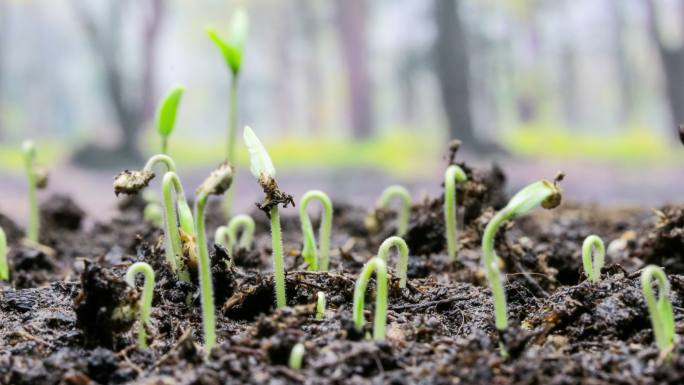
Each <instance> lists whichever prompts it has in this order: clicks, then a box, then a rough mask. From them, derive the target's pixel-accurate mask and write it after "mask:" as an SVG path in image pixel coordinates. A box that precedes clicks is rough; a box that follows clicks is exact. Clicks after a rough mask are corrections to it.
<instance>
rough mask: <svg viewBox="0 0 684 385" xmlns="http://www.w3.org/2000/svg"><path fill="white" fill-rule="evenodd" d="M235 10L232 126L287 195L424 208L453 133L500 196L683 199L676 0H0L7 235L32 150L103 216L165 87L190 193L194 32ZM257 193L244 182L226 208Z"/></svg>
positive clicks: (211, 110) (222, 101) (683, 73)
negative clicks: (390, 193) (175, 99)
mask: <svg viewBox="0 0 684 385" xmlns="http://www.w3.org/2000/svg"><path fill="white" fill-rule="evenodd" d="M237 6H244V7H245V8H246V9H247V11H248V13H249V18H250V30H249V38H248V41H247V45H246V53H245V57H244V59H243V69H242V74H241V78H240V81H239V95H240V96H239V98H240V99H239V117H238V121H239V124H240V126H242V125H244V124H249V125H250V126H252V127H253V128H254V129H255V131H256V132H257V133H258V134H259V135H260V136H261V138H262V140H263V141H264V142H265V144H266V146H267V147H268V148H269V150H270V151H271V154H272V156H273V158H274V163H275V164H276V168H277V169H278V171H279V178H280V179H281V187H283V188H284V189H285V190H287V191H291V192H293V193H294V194H295V195H300V194H301V193H302V192H304V191H306V190H307V189H310V188H321V189H326V190H328V191H330V193H331V195H332V196H333V197H334V198H337V199H344V200H348V201H352V202H355V203H358V204H370V203H372V202H373V201H375V199H376V197H377V195H378V194H379V193H380V191H382V189H383V188H384V187H385V186H386V185H387V184H389V183H395V182H399V183H404V184H406V185H407V186H409V187H410V189H411V190H412V192H413V193H414V196H415V197H420V196H422V195H425V194H435V193H437V192H439V191H440V179H441V176H440V175H441V174H442V172H443V169H444V165H445V159H444V156H445V153H446V143H447V141H448V139H450V138H459V139H461V140H462V141H463V142H464V144H463V147H462V151H461V152H460V153H459V158H460V159H461V160H463V159H465V160H467V161H468V162H471V163H473V164H476V165H478V166H482V167H489V165H491V164H492V163H493V162H496V163H498V164H499V165H500V166H501V167H502V168H503V170H504V171H505V172H506V174H507V176H508V178H509V187H510V188H516V187H519V186H521V185H523V184H526V183H529V182H531V181H533V180H536V179H539V178H552V177H553V176H554V175H555V172H556V171H558V170H564V171H566V173H567V174H568V178H567V180H566V181H565V182H564V186H565V191H566V197H567V199H569V200H574V201H582V202H594V201H596V202H601V203H605V204H613V205H617V204H619V205H622V204H638V205H659V204H661V203H664V202H666V201H676V200H678V199H679V200H681V198H680V197H681V194H682V191H684V178H683V176H684V168H683V167H682V161H684V148H682V145H681V143H680V142H679V140H678V139H677V128H676V127H677V123H679V122H684V1H683V0H393V1H389V0H329V1H320V0H287V1H282V0H278V1H275V0H250V1H225V0H203V1H182V0H135V1H134V0H98V1H91V0H58V1H55V0H0V177H1V178H2V180H1V181H0V210H2V211H3V212H8V213H10V214H11V215H12V216H13V217H14V218H15V219H17V220H18V221H20V222H22V219H21V218H22V217H23V216H24V214H25V212H26V208H25V207H24V206H25V205H26V204H25V197H24V194H25V193H24V191H25V181H24V178H23V175H22V158H21V154H20V152H19V147H20V143H21V142H22V140H24V139H25V138H33V139H34V140H35V141H36V143H37V146H38V147H39V159H40V161H41V162H42V163H45V164H47V165H48V166H49V168H50V169H51V170H52V174H51V176H52V177H51V185H50V188H49V190H51V191H52V192H58V193H66V194H69V195H72V196H73V197H74V199H75V200H76V201H77V202H78V203H79V204H81V205H83V206H84V207H85V208H86V209H87V210H88V211H89V212H90V213H91V214H93V215H95V216H96V217H104V216H106V215H108V213H110V212H111V209H112V207H114V204H115V202H116V199H115V197H114V195H113V193H112V192H111V180H112V177H113V176H114V175H115V173H116V171H117V170H120V169H121V168H122V167H136V168H139V167H141V166H142V163H143V162H144V159H145V158H146V157H148V156H149V155H151V154H154V153H156V152H158V151H159V148H160V145H159V139H158V138H157V136H156V131H155V129H154V127H153V121H154V119H153V118H154V111H155V108H156V104H157V103H158V101H159V99H160V98H161V96H163V95H164V93H165V92H166V90H168V89H169V88H170V87H171V86H172V85H174V84H176V83H182V84H184V85H185V86H186V93H185V96H184V98H183V101H182V104H181V107H180V111H179V116H178V120H177V123H176V129H175V131H174V133H173V135H172V137H171V139H170V150H169V151H170V155H171V156H173V157H174V158H175V159H176V160H177V162H178V163H179V171H180V173H181V177H183V178H184V183H185V184H186V189H188V190H191V191H192V190H193V188H194V186H195V185H197V184H199V182H200V181H201V180H202V179H203V177H204V176H205V175H206V173H207V172H208V170H210V169H211V168H212V167H213V166H214V165H216V164H217V163H219V162H220V161H221V160H222V159H223V156H224V153H225V148H224V142H225V135H226V126H227V121H228V116H227V113H228V112H227V109H228V94H229V85H230V73H229V71H228V70H227V69H226V66H225V64H224V62H223V58H222V57H221V55H220V53H219V52H218V50H217V49H216V47H215V46H214V45H213V43H212V42H211V41H210V40H209V39H208V37H207V35H206V33H205V30H204V28H205V26H207V25H213V26H214V27H216V28H217V29H218V30H219V31H220V32H221V33H223V34H224V35H225V34H227V31H228V26H227V24H228V21H229V20H230V17H231V14H232V12H233V11H234V9H235V8H236V7H237ZM241 151H242V154H241V160H242V164H241V165H242V168H243V170H244V166H245V165H246V164H247V163H246V161H247V159H246V155H245V153H244V150H243V149H241ZM42 196H43V198H45V197H47V196H49V193H48V194H42ZM260 196H261V195H260V191H259V189H258V186H257V185H256V183H254V181H253V180H252V178H251V177H250V176H249V175H248V174H247V173H246V172H244V171H242V172H241V174H240V175H239V178H238V185H237V203H238V206H239V207H240V208H241V209H242V210H247V209H249V207H251V204H252V202H253V201H255V200H257V199H258V198H259V197H260Z"/></svg>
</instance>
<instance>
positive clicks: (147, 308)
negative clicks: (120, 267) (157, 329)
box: [126, 262, 154, 349]
mask: <svg viewBox="0 0 684 385" xmlns="http://www.w3.org/2000/svg"><path fill="white" fill-rule="evenodd" d="M139 273H142V274H143V276H144V277H145V281H144V283H143V292H142V298H140V305H139V307H140V323H139V325H138V347H139V348H140V349H147V331H146V328H145V327H146V326H148V325H149V323H150V316H151V315H152V295H153V292H154V270H152V266H150V265H149V264H147V263H145V262H136V263H134V264H132V265H131V266H130V267H129V268H128V271H126V283H128V286H130V287H132V288H135V276H136V275H137V274H139Z"/></svg>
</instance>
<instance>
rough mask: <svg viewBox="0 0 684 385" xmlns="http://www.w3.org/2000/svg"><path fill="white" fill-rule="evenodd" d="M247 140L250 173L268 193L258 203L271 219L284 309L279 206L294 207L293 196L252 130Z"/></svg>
mask: <svg viewBox="0 0 684 385" xmlns="http://www.w3.org/2000/svg"><path fill="white" fill-rule="evenodd" d="M243 139H244V141H245V145H246V146H247V150H248V151H249V159H250V171H251V172H252V174H253V175H254V177H256V178H257V181H258V182H259V185H260V186H261V188H262V189H263V190H264V194H265V195H266V198H265V199H264V201H263V202H261V203H257V207H258V208H259V209H260V210H262V211H263V212H265V213H266V215H267V216H268V217H269V218H270V219H271V243H272V246H273V247H272V248H273V275H274V277H275V295H276V306H277V307H278V308H279V309H280V308H283V307H285V306H287V297H286V294H285V267H284V263H283V240H282V234H281V229H280V213H279V212H278V205H283V207H287V206H288V205H289V204H291V205H293V206H294V199H293V198H292V195H289V194H286V193H284V192H282V191H280V189H279V188H278V183H277V182H276V180H275V175H276V170H275V167H273V161H271V157H270V156H269V155H268V152H267V151H266V148H265V147H264V145H263V144H261V141H260V140H259V138H258V137H257V136H256V134H254V131H252V129H251V128H249V127H245V130H244V133H243Z"/></svg>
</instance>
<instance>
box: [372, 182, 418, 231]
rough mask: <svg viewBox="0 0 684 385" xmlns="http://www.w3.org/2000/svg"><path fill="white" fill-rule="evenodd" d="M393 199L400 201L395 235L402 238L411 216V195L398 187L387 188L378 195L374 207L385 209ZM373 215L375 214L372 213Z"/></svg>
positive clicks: (401, 187) (403, 188)
mask: <svg viewBox="0 0 684 385" xmlns="http://www.w3.org/2000/svg"><path fill="white" fill-rule="evenodd" d="M394 198H399V199H400V200H401V209H400V210H399V218H398V222H397V235H398V236H400V237H403V236H404V235H406V232H407V231H408V225H409V218H410V215H411V194H410V193H409V191H408V190H407V189H406V188H405V187H403V186H399V185H393V186H389V187H387V188H386V189H385V191H383V192H382V194H380V198H378V202H377V204H376V207H377V208H378V209H386V208H387V206H389V204H390V201H391V200H392V199H394ZM373 215H375V212H374V213H373Z"/></svg>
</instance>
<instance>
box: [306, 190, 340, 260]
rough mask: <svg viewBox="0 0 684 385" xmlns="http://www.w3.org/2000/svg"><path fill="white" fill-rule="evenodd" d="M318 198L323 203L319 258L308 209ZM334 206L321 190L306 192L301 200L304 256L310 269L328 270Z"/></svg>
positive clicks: (319, 233)
mask: <svg viewBox="0 0 684 385" xmlns="http://www.w3.org/2000/svg"><path fill="white" fill-rule="evenodd" d="M314 199H317V200H318V201H319V202H321V205H323V215H322V219H321V227H320V229H319V230H318V240H319V241H320V245H319V250H318V258H317V257H316V249H315V245H316V239H315V237H314V232H313V226H312V225H311V220H310V219H309V214H308V212H307V211H306V210H307V207H308V206H309V203H311V201H312V200H314ZM332 218H333V206H332V201H331V200H330V197H328V195H327V194H326V193H324V192H323V191H320V190H312V191H309V192H307V193H306V194H304V196H302V199H301V200H300V201H299V221H300V223H301V224H302V235H303V237H304V242H303V244H304V248H303V249H302V256H303V257H304V260H305V261H307V262H309V270H313V271H315V270H318V269H320V271H328V267H329V264H330V233H331V231H332Z"/></svg>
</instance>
